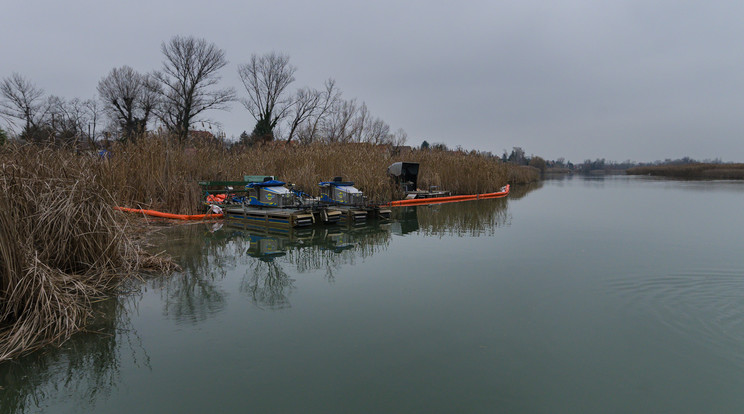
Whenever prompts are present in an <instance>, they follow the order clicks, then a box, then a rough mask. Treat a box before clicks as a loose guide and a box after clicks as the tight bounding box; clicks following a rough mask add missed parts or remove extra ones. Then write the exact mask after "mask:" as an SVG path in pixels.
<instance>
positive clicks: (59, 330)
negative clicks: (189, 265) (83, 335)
mask: <svg viewBox="0 0 744 414" xmlns="http://www.w3.org/2000/svg"><path fill="white" fill-rule="evenodd" d="M0 160H1V161H2V164H1V165H0V362H1V361H4V360H7V359H10V358H13V357H15V356H18V355H20V354H22V353H25V352H28V351H31V350H33V349H36V348H38V347H40V346H43V345H45V344H49V343H61V342H62V341H64V340H66V339H67V338H69V337H70V335H72V334H73V333H75V332H77V331H79V330H81V329H83V327H84V326H85V324H86V322H87V321H88V320H89V319H90V317H91V316H92V307H91V304H92V303H93V302H94V301H97V300H100V299H102V298H105V297H107V296H108V295H109V294H110V293H111V292H112V291H113V289H114V288H115V287H116V286H118V284H119V283H120V282H121V281H122V280H123V279H124V278H125V277H126V276H128V275H131V274H134V272H137V271H140V270H146V269H150V270H167V268H166V267H167V266H168V265H170V262H169V261H167V260H161V259H159V258H158V257H154V256H151V255H147V254H145V253H143V252H142V251H141V249H139V247H138V246H137V245H136V244H134V243H133V242H132V241H131V239H130V238H129V236H128V232H127V229H126V226H125V222H124V221H123V220H122V219H123V218H122V215H121V214H120V213H118V212H115V211H113V210H112V209H111V205H112V204H113V199H112V198H111V197H110V195H109V194H108V192H107V191H106V190H105V188H103V187H102V186H101V184H100V183H99V182H98V180H97V179H96V177H95V176H94V175H92V171H94V170H95V168H87V167H89V166H86V162H89V161H86V160H81V159H78V157H76V156H75V155H74V154H71V153H68V152H66V151H61V150H51V149H39V148H17V149H4V150H3V151H2V153H0Z"/></svg>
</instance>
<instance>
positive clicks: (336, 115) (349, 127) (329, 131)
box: [321, 99, 359, 143]
mask: <svg viewBox="0 0 744 414" xmlns="http://www.w3.org/2000/svg"><path fill="white" fill-rule="evenodd" d="M358 112H359V107H358V106H357V103H356V99H352V100H343V99H341V100H338V101H336V102H335V104H334V105H333V106H332V107H331V108H330V110H329V112H328V115H327V116H326V117H325V118H324V120H323V123H322V125H321V128H322V132H321V134H322V136H323V138H324V139H326V140H327V141H328V142H341V143H346V142H351V141H353V138H354V135H355V133H356V128H357V127H358V123H357V122H355V119H356V117H357V114H358Z"/></svg>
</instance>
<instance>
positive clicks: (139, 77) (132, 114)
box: [98, 66, 158, 140]
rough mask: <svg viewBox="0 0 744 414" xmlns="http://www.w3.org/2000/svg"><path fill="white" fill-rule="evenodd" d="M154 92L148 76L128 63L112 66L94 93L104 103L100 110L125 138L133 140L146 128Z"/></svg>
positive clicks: (155, 88) (155, 86)
mask: <svg viewBox="0 0 744 414" xmlns="http://www.w3.org/2000/svg"><path fill="white" fill-rule="evenodd" d="M157 92H158V91H157V84H156V82H155V81H154V79H153V77H152V75H145V74H140V73H138V72H137V71H136V70H134V69H132V68H131V67H129V66H122V67H120V68H114V69H112V70H111V72H109V74H108V75H106V76H105V77H104V78H103V79H101V80H100V81H99V82H98V96H99V97H100V98H101V101H103V103H104V110H105V112H106V114H107V115H108V116H109V118H110V119H111V120H112V121H113V122H115V123H116V124H117V125H118V126H119V131H120V133H121V136H122V138H123V139H125V140H131V139H134V138H135V137H137V136H138V135H141V134H142V133H144V132H145V131H146V130H147V123H148V121H149V119H150V115H151V113H152V111H153V109H154V107H155V103H156V99H157V97H158V94H157Z"/></svg>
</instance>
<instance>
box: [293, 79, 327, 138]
mask: <svg viewBox="0 0 744 414" xmlns="http://www.w3.org/2000/svg"><path fill="white" fill-rule="evenodd" d="M321 97H322V94H321V92H320V91H318V90H315V89H309V88H302V89H299V90H298V91H297V93H296V94H295V97H294V99H293V102H292V105H291V107H290V109H289V116H290V119H289V136H288V137H287V142H288V143H289V142H291V141H292V138H293V137H294V134H295V132H296V131H297V129H298V128H299V127H300V125H302V124H303V123H304V122H305V121H307V120H308V119H310V117H312V116H313V114H314V113H315V112H316V111H317V110H318V104H319V103H320V100H321Z"/></svg>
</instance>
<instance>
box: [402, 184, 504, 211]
mask: <svg viewBox="0 0 744 414" xmlns="http://www.w3.org/2000/svg"><path fill="white" fill-rule="evenodd" d="M507 195H509V184H507V185H506V188H505V189H504V191H499V192H496V193H485V194H469V195H459V196H450V197H432V198H413V199H409V200H397V201H391V202H390V204H388V206H390V207H399V206H420V205H425V204H439V203H454V202H457V201H467V200H480V199H483V198H499V197H506V196H507Z"/></svg>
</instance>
